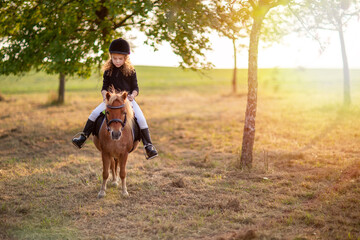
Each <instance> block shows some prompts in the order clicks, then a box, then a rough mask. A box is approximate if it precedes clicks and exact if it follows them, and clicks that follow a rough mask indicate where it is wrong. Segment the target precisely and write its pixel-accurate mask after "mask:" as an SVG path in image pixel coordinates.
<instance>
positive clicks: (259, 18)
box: [240, 0, 288, 168]
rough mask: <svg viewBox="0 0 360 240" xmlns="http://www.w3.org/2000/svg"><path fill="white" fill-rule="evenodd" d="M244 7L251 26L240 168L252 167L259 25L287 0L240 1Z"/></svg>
mask: <svg viewBox="0 0 360 240" xmlns="http://www.w3.org/2000/svg"><path fill="white" fill-rule="evenodd" d="M241 3H243V4H244V5H243V6H244V7H247V8H248V9H250V16H251V18H252V27H251V32H250V43H249V63H248V64H249V65H248V97H247V105H246V112H245V125H244V133H243V141H242V148H241V157H240V166H241V168H251V167H252V159H253V158H252V157H253V156H252V153H253V146H254V140H255V118H256V108H257V87H258V82H257V62H258V46H259V38H260V35H261V26H262V23H263V21H264V19H265V16H266V15H267V13H268V12H269V11H270V10H271V9H273V8H275V7H277V6H279V5H284V4H287V3H288V1H287V0H258V1H255V0H249V1H241Z"/></svg>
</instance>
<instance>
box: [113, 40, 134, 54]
mask: <svg viewBox="0 0 360 240" xmlns="http://www.w3.org/2000/svg"><path fill="white" fill-rule="evenodd" d="M109 52H110V53H119V54H130V45H129V43H128V42H127V41H126V40H125V39H122V38H118V39H115V40H113V41H112V42H111V43H110V47H109Z"/></svg>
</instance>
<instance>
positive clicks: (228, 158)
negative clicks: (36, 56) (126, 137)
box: [0, 84, 360, 239]
mask: <svg viewBox="0 0 360 240" xmlns="http://www.w3.org/2000/svg"><path fill="white" fill-rule="evenodd" d="M260 85H261V84H260ZM281 86H283V85H281ZM281 86H280V89H279V87H276V88H275V87H273V85H266V86H263V87H262V88H261V86H260V88H259V89H263V90H260V92H259V105H258V115H257V130H256V131H257V132H256V142H255V149H254V158H255V160H254V169H253V170H252V171H251V172H246V171H243V172H242V171H240V170H239V169H237V168H236V166H237V164H238V161H239V154H238V153H239V146H241V138H242V128H243V119H244V110H245V104H246V97H245V95H244V94H243V93H242V94H241V93H240V94H239V95H238V96H231V95H229V94H228V91H227V87H222V86H217V87H216V89H217V90H216V91H212V90H207V91H201V93H199V91H197V89H196V88H195V89H191V90H189V89H183V90H180V89H177V91H168V92H162V94H161V95H159V94H151V92H150V91H149V92H146V88H145V90H144V91H143V92H142V95H141V96H139V97H138V102H139V104H140V106H141V107H142V109H143V111H144V113H145V116H147V119H148V123H149V125H150V130H151V132H152V136H153V140H154V142H155V145H156V147H157V149H158V150H159V152H160V157H158V158H156V159H154V160H150V161H146V160H145V159H144V157H143V155H142V154H143V153H142V151H141V149H138V150H137V151H136V152H135V153H133V154H131V155H130V157H129V162H128V166H127V169H128V191H129V194H130V197H128V198H123V197H121V194H120V190H119V189H113V188H109V189H108V191H107V196H106V197H105V198H104V199H97V198H96V196H97V192H98V191H99V189H100V184H101V178H102V177H101V176H102V175H101V171H102V164H101V158H100V154H99V153H98V152H97V150H96V149H95V147H94V145H93V143H92V142H91V141H88V143H87V144H86V146H85V148H84V149H83V150H81V151H78V150H76V149H75V148H73V146H72V145H71V142H70V140H71V138H72V136H73V135H74V134H75V133H76V132H77V131H79V130H80V129H81V128H82V125H83V124H84V122H85V120H86V118H87V116H88V115H89V113H90V112H91V110H92V109H93V107H94V106H96V105H97V103H98V101H99V94H98V93H91V94H90V95H89V94H86V93H85V92H71V93H68V95H67V97H68V99H67V104H66V105H64V106H51V105H48V104H46V102H47V98H48V96H47V94H45V93H43V94H37V95H34V94H22V95H20V94H12V95H9V96H6V99H7V101H6V102H4V101H2V102H0V107H1V109H7V110H6V111H2V112H0V124H1V129H0V159H1V161H0V184H1V185H0V191H1V195H0V238H2V239H360V159H359V157H360V150H359V146H360V130H359V127H358V126H359V125H360V109H359V107H358V106H359V104H358V103H359V102H360V101H359V100H360V96H359V95H356V94H355V95H354V97H353V102H354V104H353V106H352V107H348V108H342V107H341V105H340V104H338V103H337V102H339V101H336V100H333V99H334V98H333V96H332V95H331V92H330V93H329V95H328V94H327V93H326V92H323V91H322V90H316V89H315V90H312V91H308V92H300V91H296V90H291V89H290V90H289V88H287V89H283V90H282V89H281ZM301 86H302V87H303V85H301Z"/></svg>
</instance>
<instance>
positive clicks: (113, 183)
mask: <svg viewBox="0 0 360 240" xmlns="http://www.w3.org/2000/svg"><path fill="white" fill-rule="evenodd" d="M110 186H111V187H114V188H117V187H118V186H119V183H118V182H111V184H110Z"/></svg>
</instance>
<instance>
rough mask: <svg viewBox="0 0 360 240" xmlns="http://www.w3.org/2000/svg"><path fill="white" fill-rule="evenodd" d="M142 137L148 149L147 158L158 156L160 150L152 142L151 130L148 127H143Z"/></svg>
mask: <svg viewBox="0 0 360 240" xmlns="http://www.w3.org/2000/svg"><path fill="white" fill-rule="evenodd" d="M141 139H142V142H143V144H144V148H145V151H146V159H152V158H154V157H156V156H158V152H157V151H156V149H155V147H154V146H153V145H152V143H151V138H150V132H149V129H148V128H145V129H141Z"/></svg>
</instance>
